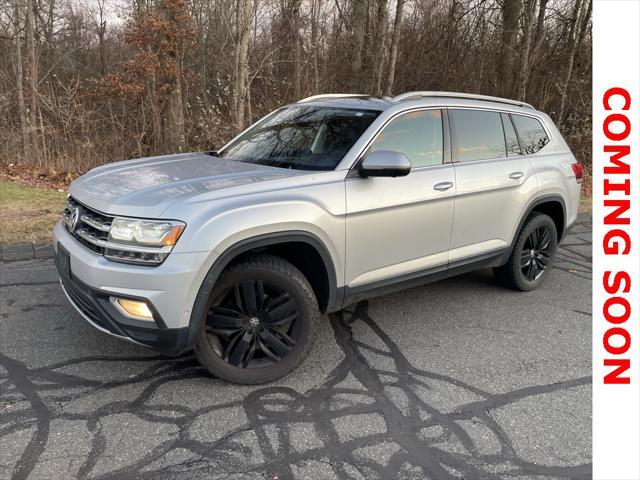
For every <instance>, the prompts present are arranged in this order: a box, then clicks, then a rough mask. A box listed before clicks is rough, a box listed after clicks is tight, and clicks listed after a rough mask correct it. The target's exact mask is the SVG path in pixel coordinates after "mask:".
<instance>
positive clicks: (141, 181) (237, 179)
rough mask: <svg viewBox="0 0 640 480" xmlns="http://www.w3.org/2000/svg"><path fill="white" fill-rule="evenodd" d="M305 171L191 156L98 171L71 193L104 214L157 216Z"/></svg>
mask: <svg viewBox="0 0 640 480" xmlns="http://www.w3.org/2000/svg"><path fill="white" fill-rule="evenodd" d="M304 173H308V172H304V171H300V170H289V169H283V168H275V167H266V166H263V165H255V164H250V163H242V162H235V161H232V160H225V159H222V158H216V157H213V156H211V155H207V154H205V153H185V154H176V155H164V156H160V157H149V158H141V159H138V160H128V161H124V162H116V163H111V164H109V165H104V166H102V167H98V168H95V169H93V170H91V171H90V172H88V173H87V174H85V175H83V176H81V177H79V178H78V179H77V180H76V181H74V182H73V183H72V184H71V187H70V189H69V194H70V195H71V196H72V197H73V198H75V199H76V200H77V201H79V202H80V203H83V204H85V205H87V206H89V207H91V208H93V209H95V210H98V211H100V212H103V213H108V214H116V215H126V216H137V217H146V218H154V217H158V216H160V215H161V213H162V212H163V211H165V210H166V209H167V208H168V207H169V206H170V205H172V204H173V203H175V202H176V201H178V200H180V199H183V198H185V197H191V196H194V195H198V194H202V193H206V192H211V191H215V190H222V189H232V188H234V187H238V186H241V185H247V184H259V183H263V182H267V181H270V180H275V179H281V178H285V177H291V176H295V175H300V174H304ZM230 193H231V192H230Z"/></svg>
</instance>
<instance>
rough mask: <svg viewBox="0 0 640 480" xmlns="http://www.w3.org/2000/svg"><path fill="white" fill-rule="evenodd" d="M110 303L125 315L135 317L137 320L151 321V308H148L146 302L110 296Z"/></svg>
mask: <svg viewBox="0 0 640 480" xmlns="http://www.w3.org/2000/svg"><path fill="white" fill-rule="evenodd" d="M111 303H113V304H114V305H115V306H116V308H117V309H118V310H120V312H121V313H122V314H124V315H126V316H127V317H131V318H135V319H137V320H149V321H153V314H152V313H151V310H149V306H148V305H147V303H146V302H141V301H139V300H130V299H128V298H115V297H111Z"/></svg>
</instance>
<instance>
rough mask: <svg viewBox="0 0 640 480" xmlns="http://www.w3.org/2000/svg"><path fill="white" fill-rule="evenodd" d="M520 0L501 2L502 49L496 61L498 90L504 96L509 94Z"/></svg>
mask: <svg viewBox="0 0 640 480" xmlns="http://www.w3.org/2000/svg"><path fill="white" fill-rule="evenodd" d="M521 10H522V0H503V3H502V49H501V54H500V60H499V63H498V80H499V84H500V90H501V92H502V95H504V96H505V97H509V96H511V92H512V89H513V80H514V79H513V73H514V66H515V58H516V47H517V44H518V22H519V20H520V12H521Z"/></svg>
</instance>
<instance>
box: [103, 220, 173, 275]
mask: <svg viewBox="0 0 640 480" xmlns="http://www.w3.org/2000/svg"><path fill="white" fill-rule="evenodd" d="M184 228H185V224H184V223H182V222H176V221H172V220H138V219H135V218H124V217H115V218H114V219H113V222H112V223H111V228H110V229H109V236H108V241H107V242H106V244H105V247H106V249H105V252H104V256H105V258H108V259H109V260H114V261H117V262H125V263H136V264H145V265H159V264H161V263H162V262H163V261H164V259H165V258H167V255H169V253H170V252H171V250H172V249H173V246H174V245H175V244H176V242H177V241H178V239H179V238H180V235H182V232H183V230H184Z"/></svg>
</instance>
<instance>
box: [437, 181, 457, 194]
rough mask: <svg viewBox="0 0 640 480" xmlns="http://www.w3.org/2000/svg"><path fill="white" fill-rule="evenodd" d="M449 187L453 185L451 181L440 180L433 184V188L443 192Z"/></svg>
mask: <svg viewBox="0 0 640 480" xmlns="http://www.w3.org/2000/svg"><path fill="white" fill-rule="evenodd" d="M451 187H453V182H440V183H436V184H435V185H434V186H433V189H434V190H438V191H440V192H444V191H447V190H449V189H450V188H451Z"/></svg>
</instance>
